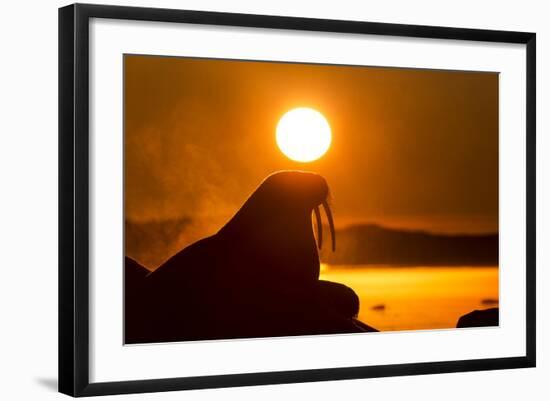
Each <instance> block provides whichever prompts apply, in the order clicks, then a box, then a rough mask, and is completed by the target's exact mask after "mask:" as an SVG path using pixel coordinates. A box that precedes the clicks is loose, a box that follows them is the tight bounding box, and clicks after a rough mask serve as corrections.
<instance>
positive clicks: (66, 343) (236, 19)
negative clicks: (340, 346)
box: [59, 4, 536, 396]
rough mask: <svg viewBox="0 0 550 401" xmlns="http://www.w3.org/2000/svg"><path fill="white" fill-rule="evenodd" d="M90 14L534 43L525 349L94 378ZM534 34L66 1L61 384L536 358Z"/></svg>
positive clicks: (119, 388) (521, 364)
mask: <svg viewBox="0 0 550 401" xmlns="http://www.w3.org/2000/svg"><path fill="white" fill-rule="evenodd" d="M91 18H108V19H120V20H141V21H162V22H176V23H178V22H179V23H191V24H205V25H219V26H239V27H253V28H276V29H285V30H303V31H321V32H337V33H353V34H369V35H386V36H402V37H416V38H438V39H450V40H468V41H485V42H500V43H517V44H524V45H526V60H525V62H526V68H527V69H526V79H527V81H526V88H527V90H526V105H527V107H526V113H527V114H526V121H527V126H526V133H527V135H526V138H525V141H526V150H527V166H526V168H527V177H526V179H527V181H526V184H527V194H526V196H527V198H526V200H527V216H526V217H527V218H526V230H527V231H526V232H527V244H526V246H527V258H526V274H527V277H526V300H527V302H526V304H527V305H526V307H527V310H526V316H527V324H526V327H525V331H526V354H525V355H524V356H521V357H507V358H495V359H475V360H457V361H445V362H427V363H407V364H398V365H382V366H357V367H348V368H330V369H314V370H295V371H283V372H281V371H279V372H263V373H250V374H249V373H247V374H230V375H217V376H197V377H181V378H166V379H153V380H135V381H121V382H103V383H90V381H89V338H88V329H89V314H88V310H89V309H88V307H89V290H88V285H89V270H88V267H89V266H88V257H89V234H88V228H89V222H88V218H89V209H88V206H89V197H88V196H89V179H88V172H89V165H88V163H89V142H88V124H89V117H88V110H89V104H88V95H89V81H88V61H89V36H88V35H89V32H88V29H89V21H90V19H91ZM535 48H536V35H535V33H527V32H509V31H494V30H479V29H463V28H447V27H436V26H417V25H401V24H387V23H373V22H358V21H338V20H326V19H310V18H296V17H282V16H266V15H245V14H232V13H220V12H203V11H184V10H171V9H155V8H138V7H121V6H105V5H87V4H74V5H69V6H66V7H63V8H60V9H59V391H60V392H62V393H65V394H68V395H71V396H94V395H105V394H123V393H139V392H158V391H171V390H187V389H203V388H218V387H234V386H251V385H263V384H280V383H294V382H315V381H324V380H344V379H360V378H371V377H382V376H400V375H420V374H433V373H449V372H463V371H480V370H493V369H512V368H526V367H534V366H535V361H536V358H535V349H536V338H535V324H536V319H535V230H536V228H535V224H536V217H535V210H536V209H535V206H536V205H535V129H536V127H535V120H536V114H535V109H536V107H535V101H536V92H535V91H536V88H535V84H536V70H535V68H536V67H535V65H536V50H535Z"/></svg>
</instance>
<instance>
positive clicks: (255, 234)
mask: <svg viewBox="0 0 550 401" xmlns="http://www.w3.org/2000/svg"><path fill="white" fill-rule="evenodd" d="M328 196H329V187H328V184H327V182H326V181H325V179H324V178H323V177H321V176H320V175H317V174H314V173H308V172H300V171H281V172H277V173H274V174H272V175H270V176H268V177H267V178H266V179H265V180H264V181H263V182H262V183H261V184H260V186H259V187H258V188H257V189H256V190H255V191H254V192H253V193H252V195H251V196H250V197H249V198H248V200H247V201H246V202H245V203H244V205H243V206H242V207H241V208H240V210H239V211H238V212H237V213H236V214H235V215H234V217H233V218H232V219H231V220H230V221H229V222H228V223H227V224H225V226H223V227H222V228H221V229H220V230H219V231H218V232H217V233H216V234H215V235H213V236H211V237H207V238H204V239H202V240H200V241H197V242H195V243H194V244H191V245H189V246H188V247H186V248H184V249H183V250H181V251H180V252H178V253H177V254H175V255H174V256H172V257H171V258H170V259H168V260H167V261H166V262H165V263H164V264H162V265H161V266H160V267H159V268H158V269H156V270H155V271H154V272H152V273H150V274H149V275H148V276H147V277H145V278H143V279H142V280H141V281H140V282H139V284H138V285H137V286H138V289H137V290H136V289H133V290H132V291H129V293H131V294H139V295H136V296H134V297H131V298H128V297H127V301H126V327H125V337H126V342H127V343H136V342H158V341H184V340H200V339H216V338H242V337H265V336H269V337H272V336H286V335H303V334H331V333H350V332H363V331H375V330H374V329H372V328H371V327H369V326H367V325H365V324H363V323H361V322H359V321H357V320H356V319H355V317H356V315H357V313H358V311H359V298H358V297H357V295H356V294H355V292H354V291H353V290H352V289H350V288H348V287H346V286H344V285H342V284H338V283H332V282H327V281H320V280H319V271H320V262H319V253H318V250H317V247H318V246H319V247H321V246H322V222H321V216H320V215H321V213H320V211H319V206H323V208H324V210H325V212H326V215H327V220H328V224H329V230H330V233H331V237H332V247H333V249H334V248H335V244H336V238H335V230H334V223H333V218H332V213H331V210H330V207H329V204H328V201H327V198H328ZM312 213H313V214H314V216H315V217H316V220H317V222H316V223H317V224H316V225H317V227H318V230H317V231H318V234H317V239H318V241H317V242H316V240H315V236H314V234H313V228H312V222H311V216H312ZM132 266H133V264H132ZM127 269H128V266H127Z"/></svg>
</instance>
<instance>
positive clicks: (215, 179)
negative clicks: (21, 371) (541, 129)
mask: <svg viewBox="0 0 550 401" xmlns="http://www.w3.org/2000/svg"><path fill="white" fill-rule="evenodd" d="M59 113H60V117H59V150H60V152H59V233H60V234H59V390H60V391H61V392H63V393H66V394H69V395H73V396H91V395H102V394H120V393H133V392H151V391H168V390H184V389H199V388H212V387H227V386H247V385H259V384H277V383H291V382H307V381H321V380H341V379H355V378H370V377H381V376H397V375H417V374H428V373H440V372H459V371H473V370H488V369H510V368H525V367H532V366H535V34H534V33H524V32H507V31H488V30H477V29H463V28H444V27H431V26H414V25H397V24H389V23H388V24H386V23H370V22H359V21H337V20H320V19H309V18H295V17H282V16H264V15H243V14H231V13H216V12H202V11H183V10H168V9H152V8H135V7H118V6H116V7H115V6H100V5H85V4H78V5H71V6H67V7H64V8H61V9H60V10H59Z"/></svg>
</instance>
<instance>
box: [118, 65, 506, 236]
mask: <svg viewBox="0 0 550 401" xmlns="http://www.w3.org/2000/svg"><path fill="white" fill-rule="evenodd" d="M299 106H303V107H312V108H315V109H317V110H318V111H320V112H321V113H322V114H323V115H324V116H325V117H326V118H327V120H328V121H329V123H330V125H331V127H332V135H333V141H332V146H331V148H330V149H329V151H328V152H327V153H326V154H325V156H323V157H322V158H321V159H319V160H317V161H315V162H312V163H306V164H304V163H298V162H293V161H291V160H289V159H288V158H287V157H286V156H284V155H283V154H282V153H281V152H280V150H279V149H278V147H277V145H276V143H275V127H276V125H277V122H278V120H279V118H280V117H281V116H282V115H283V114H284V113H285V112H286V111H288V110H290V109H292V108H294V107H299ZM125 141H126V143H125V179H126V183H125V202H126V217H127V219H130V220H132V221H138V222H146V221H151V220H164V219H174V218H191V219H192V220H193V221H194V229H195V234H196V235H195V237H198V238H200V237H201V236H204V235H208V234H212V233H214V232H215V230H216V229H217V228H219V227H220V226H221V225H222V224H223V223H224V222H225V221H226V220H227V219H228V218H230V217H231V215H232V214H233V213H235V212H236V210H238V208H239V207H240V205H241V204H242V203H243V202H244V201H245V200H246V198H247V196H248V195H249V194H250V193H251V191H253V190H254V188H255V187H256V186H257V185H258V184H259V183H260V181H261V180H262V179H263V178H264V177H265V176H266V175H268V174H269V173H271V172H273V171H276V170H281V169H301V170H310V171H315V172H318V173H319V174H321V175H323V176H324V177H325V178H326V179H327V180H328V182H329V185H330V187H331V192H332V195H333V206H334V213H335V219H336V224H337V225H345V224H351V223H354V222H365V221H371V222H378V223H381V224H386V225H390V226H393V227H409V228H423V229H428V230H433V231H440V232H481V231H483V232H486V231H496V230H497V229H498V74H496V73H472V72H451V71H432V70H413V69H396V68H372V67H345V66H325V65H311V64H309V65H308V64H289V63H273V62H243V61H226V60H212V59H192V58H173V57H151V56H132V55H127V56H125ZM198 238H196V239H198Z"/></svg>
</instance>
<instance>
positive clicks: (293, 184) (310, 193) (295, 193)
mask: <svg viewBox="0 0 550 401" xmlns="http://www.w3.org/2000/svg"><path fill="white" fill-rule="evenodd" d="M329 194H330V191H329V187H328V184H327V182H326V180H325V179H324V178H323V177H322V176H320V175H318V174H315V173H309V172H304V171H279V172H276V173H273V174H271V175H270V176H268V177H267V178H266V179H265V180H264V182H263V183H262V184H261V185H260V186H259V187H258V189H257V191H256V193H255V196H257V197H258V198H264V199H271V200H272V201H273V202H275V204H276V205H277V206H276V207H275V209H276V210H277V209H279V210H290V211H293V210H295V211H298V212H305V213H308V214H311V212H312V211H313V212H314V215H315V220H316V226H317V241H318V246H319V249H321V248H322V246H323V230H322V220H321V213H320V211H319V206H321V205H322V206H323V209H324V211H325V214H326V215H327V222H328V225H329V230H330V235H331V238H332V250H333V251H335V250H336V235H335V231H334V220H333V218H332V212H331V210H330V206H329V203H328V198H329Z"/></svg>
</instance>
